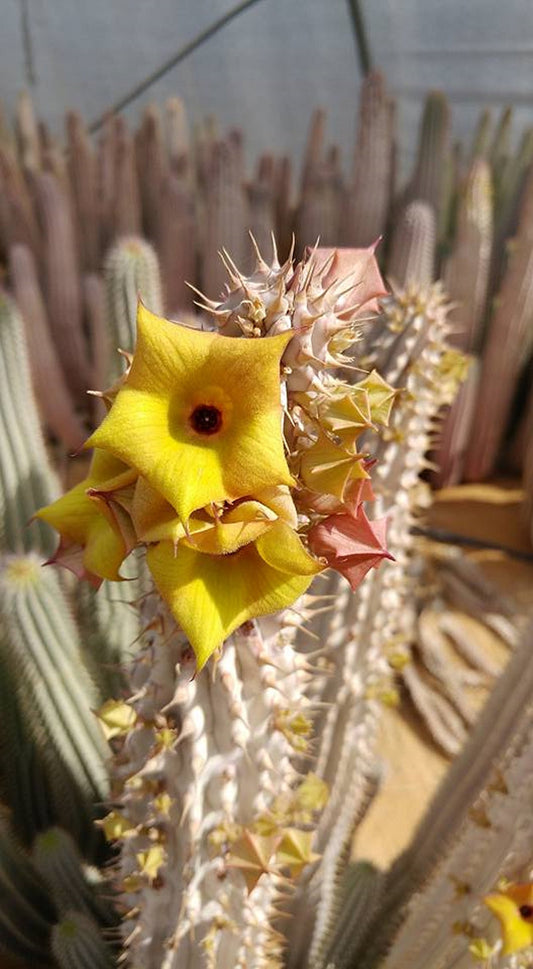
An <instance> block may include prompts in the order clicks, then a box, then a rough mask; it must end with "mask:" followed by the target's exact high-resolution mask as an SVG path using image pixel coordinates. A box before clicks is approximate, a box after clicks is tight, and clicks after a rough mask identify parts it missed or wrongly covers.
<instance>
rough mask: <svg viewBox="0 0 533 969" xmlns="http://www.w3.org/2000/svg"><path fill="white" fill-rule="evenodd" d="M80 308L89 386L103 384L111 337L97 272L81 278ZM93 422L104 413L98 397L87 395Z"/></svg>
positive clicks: (105, 382)
mask: <svg viewBox="0 0 533 969" xmlns="http://www.w3.org/2000/svg"><path fill="white" fill-rule="evenodd" d="M82 292H83V309H84V317H85V324H86V327H87V335H88V338H89V349H90V355H91V386H90V390H101V389H102V388H103V387H107V384H108V374H109V370H110V356H111V341H110V337H109V327H108V325H107V318H106V292H105V285H104V281H103V279H102V277H101V276H100V274H99V273H86V274H85V275H84V276H83V279H82ZM91 398H92V413H93V420H94V423H97V422H98V421H99V420H102V419H103V417H104V416H105V413H106V409H105V404H104V402H103V400H102V398H101V397H98V396H96V395H94V396H93V395H91Z"/></svg>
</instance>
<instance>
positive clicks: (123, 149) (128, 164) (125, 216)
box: [113, 117, 141, 239]
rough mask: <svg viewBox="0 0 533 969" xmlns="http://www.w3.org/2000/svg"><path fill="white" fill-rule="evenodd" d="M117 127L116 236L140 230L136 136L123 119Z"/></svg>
mask: <svg viewBox="0 0 533 969" xmlns="http://www.w3.org/2000/svg"><path fill="white" fill-rule="evenodd" d="M115 128H116V154H115V198H114V204H113V239H115V238H120V237H121V236H130V235H139V234H140V232H141V201H140V196H139V184H138V178H137V167H136V163H135V152H134V146H133V139H132V136H131V134H130V132H129V130H128V126H127V124H126V122H125V120H124V118H121V117H119V118H117V119H116V122H115Z"/></svg>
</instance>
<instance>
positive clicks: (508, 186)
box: [494, 128, 533, 282]
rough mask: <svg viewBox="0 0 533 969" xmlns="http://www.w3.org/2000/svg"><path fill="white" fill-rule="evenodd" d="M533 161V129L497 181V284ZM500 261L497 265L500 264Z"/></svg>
mask: <svg viewBox="0 0 533 969" xmlns="http://www.w3.org/2000/svg"><path fill="white" fill-rule="evenodd" d="M532 162H533V128H528V129H527V130H526V131H525V132H524V134H523V135H522V139H521V141H520V144H519V146H518V148H517V149H516V151H515V153H514V155H511V156H509V157H508V158H507V160H506V162H505V164H504V165H502V168H501V174H500V177H499V179H498V180H497V181H496V186H497V192H496V207H495V213H494V214H495V219H494V236H495V243H494V254H495V269H498V273H497V276H496V279H495V282H497V281H498V279H499V278H500V277H501V275H502V268H504V266H505V260H503V261H502V255H503V245H504V243H505V240H506V239H508V238H509V237H510V236H513V235H514V233H515V232H516V227H517V224H518V221H519V217H520V209H521V204H522V192H523V191H524V189H525V182H526V180H527V178H528V173H529V169H530V166H531V163H532ZM496 260H497V262H496Z"/></svg>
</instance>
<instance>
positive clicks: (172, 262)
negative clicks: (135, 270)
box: [157, 163, 198, 318]
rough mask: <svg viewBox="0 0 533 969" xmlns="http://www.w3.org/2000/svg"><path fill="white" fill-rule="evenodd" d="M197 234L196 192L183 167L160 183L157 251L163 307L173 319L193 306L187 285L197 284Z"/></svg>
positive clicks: (166, 176)
mask: <svg viewBox="0 0 533 969" xmlns="http://www.w3.org/2000/svg"><path fill="white" fill-rule="evenodd" d="M184 164H185V163H184ZM197 235H198V231H197V216H196V199H195V193H194V190H193V187H192V185H191V179H190V173H189V172H188V171H187V169H186V168H185V167H184V168H183V169H182V172H181V173H180V174H178V173H176V172H169V173H168V174H167V175H165V176H164V177H163V179H162V183H161V211H160V218H159V229H158V237H157V252H158V255H159V261H160V265H161V277H162V280H163V291H164V294H165V300H164V302H165V308H166V311H167V312H168V315H169V316H170V317H172V318H174V317H175V316H179V314H180V313H183V311H184V310H189V311H190V310H191V307H192V301H193V295H192V291H191V289H190V288H189V286H187V283H193V284H194V283H195V282H196V277H197V268H196V265H197V242H198V239H197Z"/></svg>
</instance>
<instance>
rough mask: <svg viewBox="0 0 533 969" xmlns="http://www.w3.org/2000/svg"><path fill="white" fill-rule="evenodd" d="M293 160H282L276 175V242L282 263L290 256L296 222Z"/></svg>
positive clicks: (285, 157)
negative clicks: (293, 227)
mask: <svg viewBox="0 0 533 969" xmlns="http://www.w3.org/2000/svg"><path fill="white" fill-rule="evenodd" d="M291 180H292V167H291V159H290V158H288V157H287V156H284V157H283V158H280V159H279V160H278V163H277V166H276V173H275V209H276V240H277V244H278V252H279V256H280V259H281V261H282V262H283V260H284V259H286V258H287V256H288V255H289V249H290V247H291V230H292V225H293V222H294V211H293V202H292V197H291V190H292V181H291Z"/></svg>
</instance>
